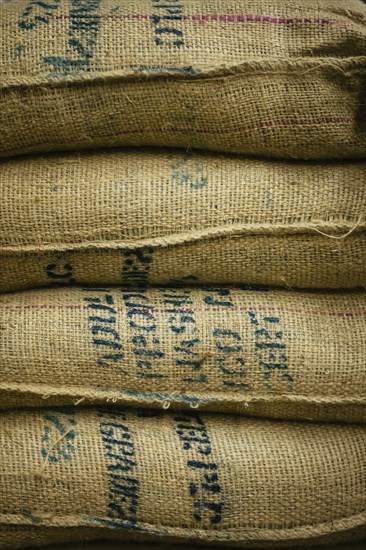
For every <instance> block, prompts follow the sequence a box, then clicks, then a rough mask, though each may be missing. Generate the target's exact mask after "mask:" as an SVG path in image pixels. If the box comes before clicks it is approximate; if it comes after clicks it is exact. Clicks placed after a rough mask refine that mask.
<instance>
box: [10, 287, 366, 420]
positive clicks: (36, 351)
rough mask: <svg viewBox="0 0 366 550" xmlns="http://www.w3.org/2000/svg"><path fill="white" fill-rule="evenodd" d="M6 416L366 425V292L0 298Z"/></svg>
mask: <svg viewBox="0 0 366 550" xmlns="http://www.w3.org/2000/svg"><path fill="white" fill-rule="evenodd" d="M0 329H1V332H0V335H1V339H0V364H1V380H0V407H1V408H14V407H25V406H26V407H29V406H54V405H64V404H74V403H77V404H82V405H90V404H106V403H109V404H112V403H118V404H120V405H125V404H129V405H134V406H154V407H159V408H161V407H164V408H166V407H169V406H171V407H173V408H189V407H195V408H197V407H198V408H200V409H207V410H210V411H218V412H236V413H242V414H247V415H257V416H270V417H275V418H289V419H296V418H298V419H304V418H305V419H312V420H341V421H356V422H365V421H366V380H365V375H364V374H365V363H366V292H365V291H359V292H353V293H350V292H344V293H338V292H333V293H319V292H313V293H311V292H288V291H286V290H284V291H280V290H278V291H249V290H241V289H229V288H216V289H214V288H206V289H186V288H185V289H182V288H178V289H174V288H159V289H149V290H135V289H132V290H129V289H116V288H114V289H109V290H108V289H91V288H86V289H80V288H74V289H44V290H35V291H24V292H19V293H16V294H14V293H13V294H9V295H5V294H4V295H2V296H0Z"/></svg>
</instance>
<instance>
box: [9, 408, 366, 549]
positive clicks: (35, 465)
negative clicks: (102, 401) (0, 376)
mask: <svg viewBox="0 0 366 550" xmlns="http://www.w3.org/2000/svg"><path fill="white" fill-rule="evenodd" d="M365 453H366V430H365V428H363V427H361V426H355V425H354V426H351V425H350V426H347V425H344V426H342V425H336V424H335V425H332V424H329V425H328V424H311V423H298V424H296V423H287V422H273V421H272V422H270V421H257V420H248V419H245V418H243V417H235V416H226V415H213V414H212V415H209V414H207V415H199V414H197V413H195V412H191V413H183V412H176V413H171V414H170V413H165V412H156V413H154V412H151V411H136V412H131V411H126V410H122V411H121V410H120V411H117V410H116V411H113V410H112V411H106V410H99V409H97V410H94V409H91V410H82V411H76V410H75V409H74V408H69V409H68V408H66V409H63V410H61V411H60V410H53V409H46V410H40V411H37V412H29V411H25V412H9V413H3V414H2V415H1V428H0V464H1V466H2V467H1V468H0V493H1V495H2V499H1V501H0V544H1V543H2V544H1V548H2V549H3V548H7V547H9V546H10V545H9V542H8V541H9V538H8V535H7V529H8V528H9V527H12V528H13V531H12V539H11V541H10V543H11V548H14V547H19V546H21V544H22V543H24V533H23V532H22V530H23V529H24V528H25V527H28V528H30V529H32V531H33V533H32V532H30V533H29V535H30V538H28V539H27V544H28V545H29V544H30V543H36V542H39V541H38V540H37V533H38V530H40V539H41V541H42V542H43V543H46V542H52V543H56V542H57V536H58V535H57V530H56V531H55V528H61V527H63V533H64V534H65V533H66V534H67V533H68V529H70V530H71V532H70V534H69V536H70V538H71V536H72V535H73V534H75V532H76V528H77V527H80V528H84V532H85V534H87V536H88V537H89V539H93V538H97V537H98V538H100V536H101V533H103V534H105V533H109V537H110V538H112V539H115V540H118V539H119V538H120V537H122V538H126V537H129V533H130V532H133V533H134V534H135V535H136V536H139V537H140V538H141V539H144V538H146V537H148V538H151V537H153V536H156V537H160V538H159V540H160V541H162V540H165V538H166V539H168V540H176V541H178V540H185V541H186V542H190V541H195V542H211V543H223V544H227V545H229V544H232V543H236V544H238V545H240V546H253V545H255V544H257V545H258V544H259V543H260V544H261V545H263V546H265V545H266V544H267V545H272V546H275V545H277V546H282V545H283V544H284V543H287V544H290V543H292V545H294V544H297V543H299V544H302V545H306V544H309V543H310V542H315V541H319V539H320V540H322V542H326V541H327V540H329V539H332V540H337V539H338V540H339V539H342V538H347V536H348V535H351V534H352V536H353V537H361V536H362V535H365V534H366V530H365V525H366V461H365ZM18 526H19V529H20V534H19V539H18V537H17V529H18ZM2 528H3V529H4V533H5V534H4V538H3V540H1V538H2V534H1V529H2ZM48 529H49V530H50V534H49V537H48V540H47V530H48ZM94 529H96V531H95V533H94V534H93V530H94ZM101 529H103V531H101ZM61 536H62V535H61ZM51 537H52V538H51ZM328 537H329V539H328ZM42 539H43V540H42ZM4 541H6V542H4Z"/></svg>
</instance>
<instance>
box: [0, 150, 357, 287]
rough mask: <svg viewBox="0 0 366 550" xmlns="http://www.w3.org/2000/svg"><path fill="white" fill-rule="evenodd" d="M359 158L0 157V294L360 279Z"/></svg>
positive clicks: (352, 282)
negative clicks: (75, 287)
mask: <svg viewBox="0 0 366 550" xmlns="http://www.w3.org/2000/svg"><path fill="white" fill-rule="evenodd" d="M365 183H366V163H362V162H353V163H345V162H334V163H299V162H284V161H282V162H280V161H275V162H274V161H269V160H267V161H266V160H255V159H248V158H238V157H230V156H217V155H214V154H193V153H182V152H177V151H136V150H127V149H125V150H123V151H113V152H102V153H88V154H86V153H82V154H68V155H65V156H62V155H49V156H44V157H34V158H25V159H24V158H23V159H12V160H7V161H3V163H2V164H1V166H0V195H1V201H0V292H10V291H14V290H19V289H24V288H32V287H39V286H47V285H55V284H56V285H57V284H62V285H65V284H73V283H77V284H81V285H87V284H92V285H110V284H117V285H131V286H146V285H147V284H150V285H167V284H174V285H177V284H187V285H198V284H200V285H205V284H228V285H233V284H242V285H243V284H244V285H246V284H253V285H275V286H286V287H287V288H296V287H297V288H299V287H300V288H301V287H302V288H340V287H344V288H355V287H362V286H363V287H365V286H366V269H365V266H366V185H365Z"/></svg>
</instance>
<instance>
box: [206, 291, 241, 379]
mask: <svg viewBox="0 0 366 550" xmlns="http://www.w3.org/2000/svg"><path fill="white" fill-rule="evenodd" d="M203 302H204V304H206V306H209V308H212V309H213V310H214V311H215V310H221V309H228V310H230V309H233V308H235V306H234V303H233V301H232V296H231V292H230V290H229V289H209V291H208V294H207V295H206V296H204V298H203ZM212 336H213V338H214V342H215V348H216V355H215V361H216V366H217V368H218V369H219V370H220V371H221V374H222V380H223V382H222V383H223V385H224V386H228V387H230V388H237V389H243V390H249V389H250V388H251V385H250V384H248V383H246V381H245V380H243V379H244V378H245V377H246V376H247V370H246V367H245V359H244V357H243V355H244V350H243V343H242V337H241V335H240V334H239V333H238V332H237V331H235V330H232V329H230V328H226V327H225V328H221V327H218V328H215V329H214V330H213V331H212Z"/></svg>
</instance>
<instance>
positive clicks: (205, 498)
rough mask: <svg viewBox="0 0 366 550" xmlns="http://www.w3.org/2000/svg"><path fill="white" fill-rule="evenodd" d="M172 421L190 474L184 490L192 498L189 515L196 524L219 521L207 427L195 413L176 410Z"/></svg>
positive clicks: (218, 487)
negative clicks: (177, 411) (191, 515)
mask: <svg viewBox="0 0 366 550" xmlns="http://www.w3.org/2000/svg"><path fill="white" fill-rule="evenodd" d="M174 422H175V431H176V433H177V435H178V437H179V439H180V441H181V443H182V448H183V450H184V451H185V452H186V453H187V466H188V468H189V471H190V473H191V475H192V478H191V479H190V481H189V486H188V490H189V494H190V496H191V497H192V499H193V507H194V512H193V517H194V519H195V520H196V521H197V522H199V523H200V524H203V525H205V524H206V525H207V526H211V527H212V526H214V525H216V524H218V523H220V521H221V517H222V509H223V502H222V499H221V485H220V481H219V473H218V465H217V464H216V463H215V462H213V461H212V459H211V455H212V445H211V441H210V436H209V433H208V430H207V427H206V425H205V423H204V422H203V420H202V418H201V417H200V416H199V415H198V414H196V413H182V414H179V415H177V416H175V417H174Z"/></svg>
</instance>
